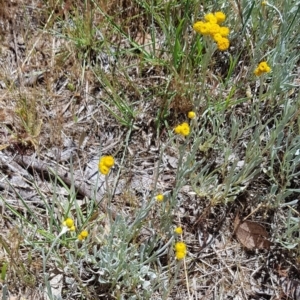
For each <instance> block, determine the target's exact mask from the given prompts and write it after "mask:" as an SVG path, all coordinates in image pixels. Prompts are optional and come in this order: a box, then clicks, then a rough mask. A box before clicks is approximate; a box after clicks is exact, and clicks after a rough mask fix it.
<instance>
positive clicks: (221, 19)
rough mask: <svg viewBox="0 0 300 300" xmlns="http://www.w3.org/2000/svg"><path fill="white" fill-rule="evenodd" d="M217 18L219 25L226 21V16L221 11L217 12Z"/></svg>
mask: <svg viewBox="0 0 300 300" xmlns="http://www.w3.org/2000/svg"><path fill="white" fill-rule="evenodd" d="M215 17H216V18H217V23H218V24H221V23H222V22H224V21H225V19H226V15H225V14H224V13H223V12H221V11H217V12H215Z"/></svg>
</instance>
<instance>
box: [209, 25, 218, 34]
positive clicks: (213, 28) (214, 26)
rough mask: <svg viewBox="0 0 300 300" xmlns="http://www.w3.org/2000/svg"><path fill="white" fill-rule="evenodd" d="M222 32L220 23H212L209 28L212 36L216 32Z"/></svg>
mask: <svg viewBox="0 0 300 300" xmlns="http://www.w3.org/2000/svg"><path fill="white" fill-rule="evenodd" d="M219 32H220V25H218V24H211V26H210V28H209V34H210V35H211V36H214V35H215V34H216V33H219Z"/></svg>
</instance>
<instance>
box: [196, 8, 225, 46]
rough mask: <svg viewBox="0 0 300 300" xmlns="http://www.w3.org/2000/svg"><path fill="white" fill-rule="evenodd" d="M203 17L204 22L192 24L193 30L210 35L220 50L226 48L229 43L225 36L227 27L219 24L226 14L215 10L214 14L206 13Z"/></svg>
mask: <svg viewBox="0 0 300 300" xmlns="http://www.w3.org/2000/svg"><path fill="white" fill-rule="evenodd" d="M204 19H205V22H203V21H198V22H196V23H195V24H194V25H193V28H194V30H195V31H196V32H198V33H200V34H202V35H208V36H210V37H211V38H212V39H213V40H214V41H215V42H216V43H217V46H218V49H219V50H220V51H225V50H227V49H228V48H229V45H230V43H229V40H228V38H227V36H228V35H229V28H228V27H225V26H220V24H221V23H223V22H224V21H225V19H226V15H225V14H224V13H223V12H221V11H217V12H215V13H214V14H213V13H209V14H206V15H205V16H204Z"/></svg>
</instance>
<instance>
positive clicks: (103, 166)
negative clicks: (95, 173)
mask: <svg viewBox="0 0 300 300" xmlns="http://www.w3.org/2000/svg"><path fill="white" fill-rule="evenodd" d="M114 164H115V160H114V158H113V157H112V156H110V155H107V156H102V157H101V158H100V161H99V164H98V168H99V171H100V173H101V174H103V175H107V174H108V172H109V170H110V168H111V167H112V166H113V165H114Z"/></svg>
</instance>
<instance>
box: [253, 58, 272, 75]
mask: <svg viewBox="0 0 300 300" xmlns="http://www.w3.org/2000/svg"><path fill="white" fill-rule="evenodd" d="M270 71H271V68H270V67H269V65H268V64H267V62H266V61H262V62H261V63H259V65H258V66H257V68H256V69H255V70H254V74H255V75H256V76H260V75H262V74H263V73H269V72H270Z"/></svg>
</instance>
